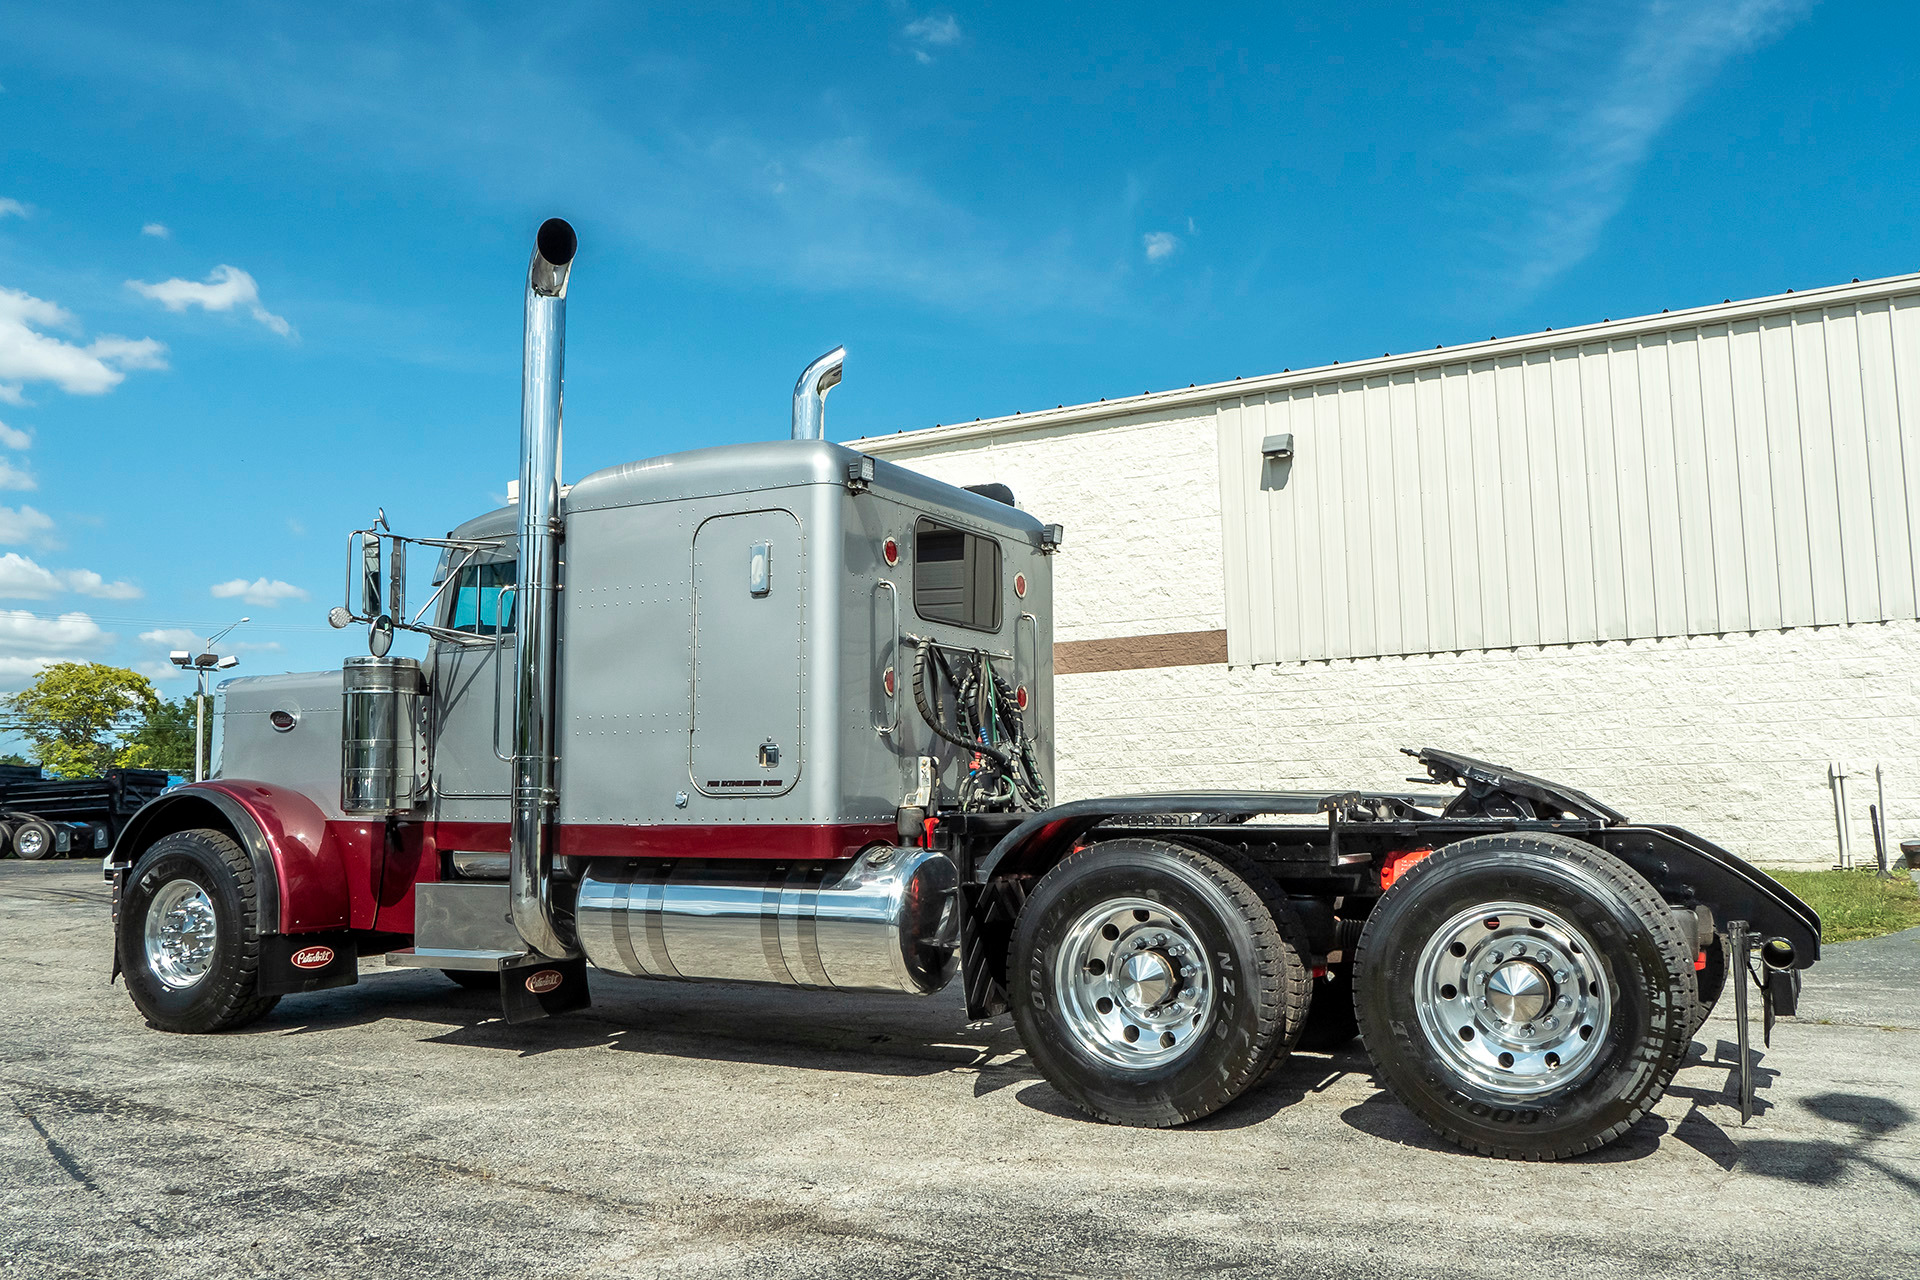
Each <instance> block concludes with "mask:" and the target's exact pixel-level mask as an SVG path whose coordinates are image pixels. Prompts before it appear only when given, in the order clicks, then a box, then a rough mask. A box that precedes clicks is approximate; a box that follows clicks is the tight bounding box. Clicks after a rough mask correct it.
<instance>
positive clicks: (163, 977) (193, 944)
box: [146, 880, 217, 991]
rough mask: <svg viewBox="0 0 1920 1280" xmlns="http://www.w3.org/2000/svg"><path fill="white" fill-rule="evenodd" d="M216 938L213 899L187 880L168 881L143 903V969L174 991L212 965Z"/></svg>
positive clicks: (192, 980) (194, 979)
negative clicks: (145, 920) (144, 940)
mask: <svg viewBox="0 0 1920 1280" xmlns="http://www.w3.org/2000/svg"><path fill="white" fill-rule="evenodd" d="M216 938H217V928H216V921H215V919H214V915H213V901H212V900H211V899H210V898H208V897H207V891H206V890H205V889H202V888H201V887H200V886H199V885H197V884H195V883H194V882H193V881H191V880H170V881H168V882H167V883H166V884H165V885H164V886H162V887H161V889H160V892H158V893H156V894H154V895H153V901H152V902H150V903H148V904H147V927H146V950H147V968H148V969H150V970H152V972H153V976H154V977H156V978H158V979H160V981H161V982H162V983H164V984H165V985H167V986H169V987H172V988H173V989H174V990H176V991H180V990H184V989H186V988H187V987H191V986H192V985H193V984H194V983H196V982H198V981H200V979H202V978H204V977H206V976H207V970H209V969H211V968H212V967H213V947H214V942H215V941H216Z"/></svg>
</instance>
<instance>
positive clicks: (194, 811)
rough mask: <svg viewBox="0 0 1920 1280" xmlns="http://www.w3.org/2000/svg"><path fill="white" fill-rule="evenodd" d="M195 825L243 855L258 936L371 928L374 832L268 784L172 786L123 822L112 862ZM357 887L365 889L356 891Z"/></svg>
mask: <svg viewBox="0 0 1920 1280" xmlns="http://www.w3.org/2000/svg"><path fill="white" fill-rule="evenodd" d="M194 827H224V828H226V829H227V830H229V831H231V832H232V833H233V834H234V836H235V838H237V839H238V840H239V841H240V844H241V847H242V848H244V849H245V850H246V851H247V857H248V860H249V861H250V862H252V864H253V876H254V883H255V884H256V885H258V886H259V889H260V932H261V933H263V934H264V933H316V932H320V931H323V930H329V929H346V928H360V929H368V928H372V927H373V920H374V913H375V911H376V909H377V901H376V899H375V897H374V894H373V892H372V886H373V885H374V884H376V883H377V879H376V875H377V872H378V870H379V868H378V866H377V865H375V864H377V862H378V861H379V854H380V850H379V849H378V848H377V847H376V845H375V835H374V833H375V828H374V827H372V826H370V825H369V824H365V823H353V822H328V821H327V818H326V815H325V814H323V813H322V812H321V811H320V806H318V805H316V804H315V803H314V802H313V801H312V800H311V799H309V798H308V797H307V796H305V795H303V794H301V793H300V792H298V791H295V790H292V789H291V788H288V787H283V786H276V785H274V784H272V783H266V782H247V781H244V780H229V779H225V778H222V779H220V780H218V781H209V782H194V783H189V784H188V785H186V786H183V787H175V788H174V789H173V790H171V791H169V792H167V793H166V794H165V795H163V796H161V797H159V798H158V799H157V800H154V801H152V802H151V803H149V804H148V805H146V807H144V808H142V809H141V810H140V812H139V813H137V814H135V815H134V816H133V818H132V820H131V821H129V822H128V823H127V825H126V827H125V828H124V829H123V830H122V831H121V833H120V839H119V840H118V841H117V842H116V843H115V845H114V851H113V863H114V865H115V866H120V867H129V866H131V865H132V863H133V862H134V861H135V860H136V859H137V858H138V857H139V854H140V853H141V852H142V851H144V850H145V849H146V847H147V846H148V845H150V844H152V843H153V842H154V841H155V840H157V839H159V838H160V837H161V836H163V835H169V834H171V833H172V832H175V831H184V830H189V829H191V828H194ZM382 834H384V833H382ZM356 882H357V883H359V884H360V885H362V886H365V887H366V889H367V892H366V893H364V894H355V893H353V892H352V889H351V885H353V884H354V883H356ZM361 898H364V899H365V901H364V902H362V901H358V899H361ZM361 916H364V919H358V918H356V917H361Z"/></svg>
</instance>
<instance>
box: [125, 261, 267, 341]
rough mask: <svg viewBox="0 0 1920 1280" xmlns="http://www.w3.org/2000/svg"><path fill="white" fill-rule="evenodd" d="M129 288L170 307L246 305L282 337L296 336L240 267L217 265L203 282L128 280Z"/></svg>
mask: <svg viewBox="0 0 1920 1280" xmlns="http://www.w3.org/2000/svg"><path fill="white" fill-rule="evenodd" d="M127 288H129V289H131V290H133V291H134V292H135V293H137V294H139V295H140V296H141V297H143V298H152V299H153V300H154V301H155V302H157V303H159V304H160V305H161V306H163V307H165V308H166V309H167V310H169V311H185V310H186V309H187V308H188V307H204V308H205V309H206V310H208V311H231V310H233V309H234V308H235V307H245V308H246V309H247V311H248V313H249V314H251V315H252V316H253V318H254V319H255V320H258V321H259V322H260V323H261V324H263V325H265V326H267V328H269V329H271V330H273V331H274V332H275V333H277V334H279V335H280V336H281V337H283V338H287V337H291V336H293V326H292V325H290V324H288V323H287V322H286V321H285V320H284V319H282V318H281V317H279V316H277V315H275V314H273V312H271V311H269V310H267V309H266V308H265V307H263V306H261V305H260V286H259V285H258V284H256V283H255V282H254V279H253V277H252V276H250V275H248V274H247V273H246V272H244V271H242V270H241V269H240V268H238V267H229V266H226V265H224V264H223V265H221V266H217V267H215V268H214V269H213V271H212V273H211V274H210V275H208V276H207V279H206V282H205V283H204V284H195V283H194V282H193V281H191V280H181V279H177V278H176V279H173V280H162V281H161V282H160V283H159V284H147V283H146V282H145V281H141V280H129V281H127Z"/></svg>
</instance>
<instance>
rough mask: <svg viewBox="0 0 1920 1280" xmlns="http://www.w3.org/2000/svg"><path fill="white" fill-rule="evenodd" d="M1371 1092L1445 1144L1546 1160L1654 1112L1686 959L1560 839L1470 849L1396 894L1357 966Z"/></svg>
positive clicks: (1379, 911) (1600, 1142)
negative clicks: (1386, 1095) (1382, 1093)
mask: <svg viewBox="0 0 1920 1280" xmlns="http://www.w3.org/2000/svg"><path fill="white" fill-rule="evenodd" d="M1354 991H1355V1006H1356V1009H1357V1011H1358V1014H1359V1020H1360V1028H1361V1034H1362V1035H1363V1036H1364V1037H1365V1039H1366V1043H1367V1048H1368V1050H1369V1052H1371V1054H1372V1055H1373V1060H1374V1063H1375V1066H1376V1067H1377V1068H1378V1072H1379V1076H1380V1079H1381V1080H1382V1082H1383V1083H1385V1084H1386V1086H1387V1087H1388V1088H1389V1089H1390V1090H1392V1092H1393V1093H1394V1095H1395V1096H1396V1097H1398V1098H1399V1099H1400V1100H1401V1101H1402V1102H1403V1103H1405V1104H1406V1105H1407V1107H1408V1108H1409V1109H1411V1110H1412V1111H1413V1112H1414V1113H1415V1114H1417V1115H1418V1116H1420V1118H1421V1119H1423V1120H1425V1121H1426V1122H1427V1123H1428V1124H1430V1125H1432V1126H1433V1128H1434V1129H1435V1130H1436V1131H1437V1132H1438V1133H1439V1134H1440V1135H1441V1136H1442V1137H1444V1138H1446V1139H1447V1140H1448V1141H1450V1142H1455V1143H1458V1144H1459V1145H1461V1146H1463V1147H1467V1148H1470V1149H1472V1150H1474V1151H1479V1152H1482V1153H1484V1154H1486V1155H1493V1156H1502V1157H1505V1158H1508V1159H1515V1160H1554V1159H1560V1158H1562V1157H1566V1156H1572V1155H1578V1154H1580V1153H1581V1152H1585V1151H1592V1150H1594V1149H1596V1148H1598V1147H1602V1146H1605V1145H1606V1144H1607V1143H1609V1142H1612V1141H1613V1140H1614V1139H1616V1138H1618V1137H1620V1136H1621V1135H1622V1134H1624V1133H1625V1132H1627V1130H1628V1129H1630V1128H1631V1127H1632V1126H1633V1125H1634V1124H1635V1123H1637V1122H1638V1121H1639V1120H1640V1118H1641V1117H1642V1116H1644V1115H1646V1113H1647V1111H1648V1110H1649V1109H1650V1108H1652V1106H1653V1105H1654V1103H1656V1102H1658V1101H1659V1100H1660V1097H1661V1095H1662V1094H1663V1093H1664V1092H1665V1090H1666V1087H1667V1084H1668V1082H1669V1081H1670V1080H1672V1079H1673V1073H1674V1072H1675V1071H1676V1070H1678V1069H1679V1066H1680V1064H1681V1061H1682V1060H1683V1059H1684V1057H1685V1055H1686V1051H1687V1046H1688V1043H1689V1040H1690V1036H1689V1033H1688V1021H1689V1015H1690V1014H1691V1012H1692V1010H1693V1007H1694V989H1693V956H1692V955H1691V954H1689V952H1688V948H1687V942H1686V938H1685V937H1684V935H1683V934H1682V933H1681V932H1680V929H1679V926H1678V925H1676V924H1675V923H1674V920H1673V916H1672V914H1671V912H1670V911H1669V909H1668V906H1667V903H1666V902H1665V901H1664V900H1662V899H1661V897H1660V895H1659V893H1658V892H1657V891H1656V890H1655V889H1654V888H1653V886H1652V885H1650V884H1648V883H1647V882H1646V880H1645V879H1643V878H1642V877H1641V876H1640V875H1639V874H1638V873H1637V872H1635V871H1633V870H1632V869H1631V868H1630V867H1628V866H1627V865H1626V864H1625V863H1623V862H1620V861H1619V860H1618V859H1616V858H1614V857H1612V856H1611V855H1609V854H1606V853H1603V852H1602V851H1600V850H1599V849H1596V848H1594V847H1593V846H1592V845H1589V844H1585V843H1582V842H1580V841H1578V840H1571V839H1568V838H1566V837H1563V836H1548V835H1496V836H1478V837H1475V838H1473V839H1470V840H1462V841H1459V842H1458V843H1456V844H1451V845H1448V846H1446V847H1445V848H1444V849H1442V850H1440V851H1439V852H1437V853H1435V854H1434V855H1433V856H1431V857H1429V858H1426V859H1424V860H1423V861H1421V862H1420V863H1418V864H1416V865H1415V866H1414V867H1413V868H1412V869H1410V870H1409V871H1408V872H1407V873H1406V875H1405V876H1403V877H1402V878H1401V879H1400V880H1399V881H1397V882H1396V883H1395V884H1394V886H1393V888H1392V889H1391V890H1390V891H1389V892H1388V893H1387V894H1386V895H1385V896H1384V897H1382V898H1381V899H1380V903H1379V905H1378V906H1377V907H1375V908H1374V911H1373V913H1372V915H1371V916H1369V917H1368V920H1367V927H1366V930H1365V932H1364V933H1362V935H1361V937H1360V946H1359V948H1358V950H1357V952H1356V955H1355V962H1354Z"/></svg>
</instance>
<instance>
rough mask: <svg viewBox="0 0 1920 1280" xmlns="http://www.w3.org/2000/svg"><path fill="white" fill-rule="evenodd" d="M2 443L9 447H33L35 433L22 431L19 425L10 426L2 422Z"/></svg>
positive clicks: (0, 442)
mask: <svg viewBox="0 0 1920 1280" xmlns="http://www.w3.org/2000/svg"><path fill="white" fill-rule="evenodd" d="M0 444H3V445H5V446H7V448H9V449H31V448H33V433H32V432H31V431H22V430H20V428H18V427H10V426H8V425H7V424H6V423H4V422H0Z"/></svg>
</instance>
